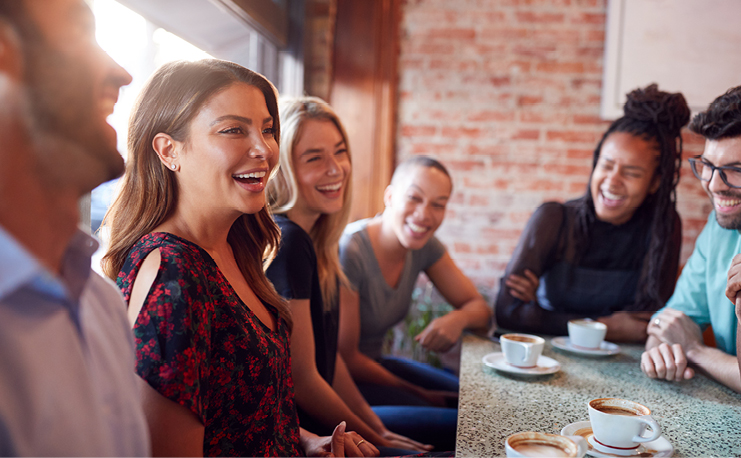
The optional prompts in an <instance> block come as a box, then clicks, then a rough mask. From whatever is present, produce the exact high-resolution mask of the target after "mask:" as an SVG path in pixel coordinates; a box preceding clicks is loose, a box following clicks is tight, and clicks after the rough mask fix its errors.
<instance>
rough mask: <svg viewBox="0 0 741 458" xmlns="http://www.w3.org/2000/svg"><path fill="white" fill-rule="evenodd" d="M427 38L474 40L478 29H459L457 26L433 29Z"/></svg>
mask: <svg viewBox="0 0 741 458" xmlns="http://www.w3.org/2000/svg"><path fill="white" fill-rule="evenodd" d="M427 38H429V39H436V38H444V39H446V40H473V39H475V38H476V31H475V30H474V29H470V28H468V29H457V28H446V29H431V30H430V31H429V32H428V34H427Z"/></svg>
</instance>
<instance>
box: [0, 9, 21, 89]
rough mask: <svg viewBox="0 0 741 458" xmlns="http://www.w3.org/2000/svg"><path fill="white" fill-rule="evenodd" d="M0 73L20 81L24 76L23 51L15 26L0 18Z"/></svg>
mask: <svg viewBox="0 0 741 458" xmlns="http://www.w3.org/2000/svg"><path fill="white" fill-rule="evenodd" d="M0 73H2V74H3V75H5V76H6V77H8V78H11V79H14V80H16V81H20V80H21V79H22V78H23V53H22V51H21V41H20V38H19V37H18V33H17V32H16V31H15V28H14V27H13V26H12V25H11V24H10V23H9V22H8V21H6V20H5V19H2V18H0Z"/></svg>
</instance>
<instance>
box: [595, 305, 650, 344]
mask: <svg viewBox="0 0 741 458" xmlns="http://www.w3.org/2000/svg"><path fill="white" fill-rule="evenodd" d="M652 315H653V312H615V313H613V314H612V315H608V316H603V317H601V318H598V319H597V321H599V322H601V323H604V324H606V325H607V335H605V340H609V341H610V342H635V343H641V342H645V341H646V337H648V331H647V329H646V328H647V327H648V320H650V319H651V316H652Z"/></svg>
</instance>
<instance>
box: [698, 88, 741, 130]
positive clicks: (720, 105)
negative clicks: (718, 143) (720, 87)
mask: <svg viewBox="0 0 741 458" xmlns="http://www.w3.org/2000/svg"><path fill="white" fill-rule="evenodd" d="M690 130H691V131H692V132H694V133H696V134H700V135H702V136H703V137H705V138H707V139H708V140H721V139H723V138H730V137H738V136H740V135H741V86H736V87H734V88H731V89H729V90H728V91H727V92H726V93H725V94H723V95H721V96H720V97H718V98H716V99H715V100H713V101H712V102H711V103H710V105H709V106H708V109H707V110H705V111H703V112H702V113H698V114H697V115H695V117H694V118H692V122H691V123H690Z"/></svg>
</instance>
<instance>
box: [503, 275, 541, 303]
mask: <svg viewBox="0 0 741 458" xmlns="http://www.w3.org/2000/svg"><path fill="white" fill-rule="evenodd" d="M524 274H525V276H520V275H515V274H511V275H510V276H509V277H507V279H506V280H505V281H504V284H505V285H507V287H509V293H510V294H511V295H512V297H515V298H517V299H519V300H521V301H523V302H532V301H534V300H535V298H536V293H537V291H538V286H540V279H539V278H538V276H537V275H535V274H534V273H533V272H532V271H531V270H529V269H525V272H524Z"/></svg>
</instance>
